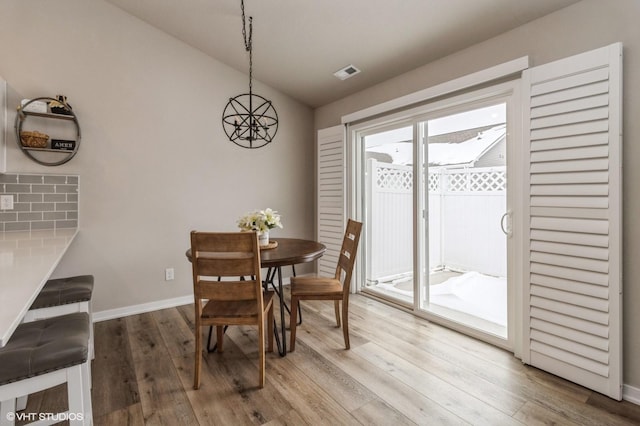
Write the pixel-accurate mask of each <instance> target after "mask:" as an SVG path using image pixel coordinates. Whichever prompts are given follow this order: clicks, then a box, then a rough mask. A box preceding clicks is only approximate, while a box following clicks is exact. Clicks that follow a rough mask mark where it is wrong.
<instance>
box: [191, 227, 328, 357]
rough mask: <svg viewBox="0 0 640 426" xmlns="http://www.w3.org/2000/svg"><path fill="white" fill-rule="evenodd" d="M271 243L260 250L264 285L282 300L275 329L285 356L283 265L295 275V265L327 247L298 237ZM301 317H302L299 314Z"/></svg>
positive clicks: (316, 254)
mask: <svg viewBox="0 0 640 426" xmlns="http://www.w3.org/2000/svg"><path fill="white" fill-rule="evenodd" d="M274 242H277V244H274ZM270 245H275V247H273V248H263V249H261V250H260V264H261V265H262V267H263V268H267V274H266V276H265V277H264V279H263V286H264V287H265V289H268V288H269V285H271V286H272V288H273V289H274V290H275V292H276V294H277V295H278V299H279V301H280V332H278V327H275V328H274V331H275V337H276V344H277V346H278V352H279V353H280V356H285V355H286V354H287V334H286V324H285V310H286V311H289V307H288V306H287V304H286V303H285V301H284V293H283V291H282V290H283V285H282V267H283V266H291V267H292V268H293V276H295V275H296V270H295V265H298V264H301V263H308V262H313V261H314V260H317V259H319V258H320V257H322V255H323V254H324V252H325V251H326V249H327V248H326V246H325V245H324V244H322V243H319V242H317V241H313V240H303V239H298V238H272V239H271V244H270ZM186 256H187V259H189V261H191V249H189V250H187V252H186ZM276 278H277V281H276ZM299 318H302V317H301V316H299Z"/></svg>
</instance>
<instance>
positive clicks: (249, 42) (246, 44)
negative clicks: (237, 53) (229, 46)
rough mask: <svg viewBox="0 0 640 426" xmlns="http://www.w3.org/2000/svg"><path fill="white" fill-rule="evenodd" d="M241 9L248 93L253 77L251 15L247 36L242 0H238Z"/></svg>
mask: <svg viewBox="0 0 640 426" xmlns="http://www.w3.org/2000/svg"><path fill="white" fill-rule="evenodd" d="M240 8H241V9H242V38H243V39H244V49H245V50H246V51H247V52H249V93H251V89H252V83H251V80H252V78H253V57H252V56H253V55H252V53H253V17H251V16H249V37H247V19H246V18H245V16H244V0H240Z"/></svg>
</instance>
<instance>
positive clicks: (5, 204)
mask: <svg viewBox="0 0 640 426" xmlns="http://www.w3.org/2000/svg"><path fill="white" fill-rule="evenodd" d="M0 210H13V195H0Z"/></svg>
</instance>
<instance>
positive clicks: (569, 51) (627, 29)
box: [315, 0, 640, 399]
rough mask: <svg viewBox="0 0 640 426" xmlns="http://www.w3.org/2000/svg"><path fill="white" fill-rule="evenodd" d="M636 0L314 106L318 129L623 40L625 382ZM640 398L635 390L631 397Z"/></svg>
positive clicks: (637, 337) (639, 79)
mask: <svg viewBox="0 0 640 426" xmlns="http://www.w3.org/2000/svg"><path fill="white" fill-rule="evenodd" d="M639 17H640V1H638V0H616V1H604V0H582V1H581V2H579V3H576V4H574V5H572V6H569V7H567V8H565V9H562V10H560V11H558V12H555V13H553V14H550V15H548V16H546V17H543V18H541V19H538V20H536V21H533V22H531V23H529V24H527V25H523V26H521V27H518V28H516V29H514V30H512V31H509V32H507V33H504V34H502V35H500V36H498V37H495V38H493V39H491V40H488V41H486V42H483V43H479V44H477V45H475V46H472V47H470V48H468V49H465V50H462V51H460V52H458V53H455V54H453V55H450V56H448V57H446V58H443V59H441V60H438V61H435V62H432V63H430V64H427V65H425V66H423V67H420V68H417V69H415V70H413V71H411V72H408V73H406V74H403V75H400V76H397V77H395V78H392V79H390V80H387V81H385V82H383V83H381V84H379V85H377V86H374V87H371V88H369V89H367V90H364V91H362V92H359V93H356V94H354V95H352V96H349V97H346V98H344V99H341V100H339V101H337V102H334V103H332V104H329V105H325V106H323V107H321V108H318V109H316V111H315V127H316V128H317V129H321V128H325V127H329V126H334V125H336V124H338V123H340V117H341V116H343V115H345V114H349V113H352V112H355V111H358V110H361V109H364V108H366V107H370V106H373V105H376V104H379V103H381V102H384V101H388V100H390V99H394V98H397V97H400V96H403V95H406V94H409V93H413V92H416V91H418V90H421V89H425V88H427V87H431V86H434V85H436V84H439V83H442V82H445V81H448V80H450V79H453V78H456V77H460V76H463V75H466V74H470V73H472V72H476V71H479V70H482V69H485V68H488V67H490V66H493V65H496V64H500V63H502V62H506V61H509V60H512V59H515V58H518V57H521V56H524V55H529V59H530V62H531V65H532V66H536V65H541V64H544V63H547V62H550V61H552V60H555V59H560V58H562V57H566V56H570V55H574V54H578V53H581V52H584V51H588V50H592V49H596V48H598V47H603V46H606V45H609V44H611V43H614V42H618V41H620V42H622V43H623V45H624V68H623V69H624V82H623V86H624V105H623V108H624V115H623V120H624V125H623V132H624V140H623V150H624V156H623V157H624V160H623V167H624V170H623V179H624V191H623V197H624V207H623V209H624V224H623V226H624V259H623V269H624V283H623V287H624V290H623V291H624V312H623V315H624V382H625V384H628V385H630V386H633V387H635V388H636V389H637V388H640V334H639V333H638V332H637V331H636V325H637V324H640V309H638V304H639V303H640V284H639V283H640V262H638V261H637V259H639V258H640V220H639V219H638V217H639V216H638V211H640V186H639V185H638V184H637V182H640V168H639V167H638V166H637V163H638V162H640V143H638V142H639V141H640V121H639V120H638V117H640V25H638V18H639ZM635 397H636V398H639V399H640V395H635Z"/></svg>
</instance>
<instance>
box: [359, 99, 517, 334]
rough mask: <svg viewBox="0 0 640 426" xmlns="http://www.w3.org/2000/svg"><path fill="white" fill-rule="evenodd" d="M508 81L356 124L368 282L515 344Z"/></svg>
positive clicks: (423, 310) (397, 299)
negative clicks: (512, 336)
mask: <svg viewBox="0 0 640 426" xmlns="http://www.w3.org/2000/svg"><path fill="white" fill-rule="evenodd" d="M511 96H512V93H511V92H510V91H509V90H502V91H484V92H481V93H480V94H472V95H464V96H461V97H457V98H455V99H452V100H448V101H443V102H440V103H438V104H434V105H431V106H427V107H423V108H421V109H418V110H417V111H411V112H408V113H406V115H403V114H402V113H400V114H396V115H395V116H394V117H389V118H388V119H387V120H384V121H382V122H380V124H377V123H375V122H374V123H371V124H370V125H369V126H367V127H365V126H363V128H362V129H361V130H356V132H355V139H354V140H355V142H356V144H357V152H358V155H359V161H358V164H360V178H359V179H358V181H359V182H360V184H359V185H360V186H361V188H358V189H359V191H356V192H357V193H360V194H362V195H361V202H362V206H361V211H362V217H363V221H364V223H365V228H364V234H363V242H364V250H363V253H364V255H363V264H364V265H363V268H362V271H363V274H364V279H363V280H362V282H364V287H363V289H362V290H363V291H364V292H365V293H368V294H370V295H373V296H375V297H378V298H382V299H384V300H386V301H388V302H390V303H395V304H398V305H400V306H402V307H404V308H405V309H411V310H413V311H414V312H415V313H416V314H418V315H422V316H426V317H428V318H430V319H433V320H436V321H442V322H444V323H447V324H449V325H453V326H454V327H458V328H461V329H462V330H463V331H464V330H465V329H466V330H470V331H471V334H474V335H478V334H481V335H484V336H486V338H487V340H490V341H492V342H494V343H496V342H497V343H498V344H500V345H502V346H505V347H509V346H511V345H510V344H509V343H508V338H509V327H510V325H509V309H510V306H509V300H510V295H511V293H512V290H511V286H510V283H509V277H510V275H511V274H510V268H511V267H512V266H510V262H511V259H512V258H513V255H510V254H509V253H510V251H511V252H513V243H512V238H511V235H512V228H513V226H512V224H513V214H512V211H513V208H512V205H513V200H510V199H509V191H508V188H509V185H508V176H509V175H510V173H509V172H508V169H509V164H508V163H509V161H508V159H509V156H510V154H509V153H510V151H512V149H511V147H510V144H513V140H512V139H513V138H512V136H511V134H512V133H513V132H511V129H512V126H513V123H510V122H509V120H511V119H512V113H511V112H510V111H511V107H510V104H511V102H512V101H511Z"/></svg>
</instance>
